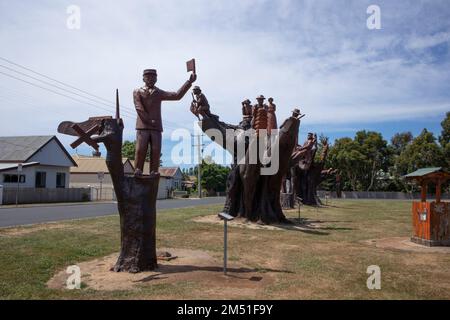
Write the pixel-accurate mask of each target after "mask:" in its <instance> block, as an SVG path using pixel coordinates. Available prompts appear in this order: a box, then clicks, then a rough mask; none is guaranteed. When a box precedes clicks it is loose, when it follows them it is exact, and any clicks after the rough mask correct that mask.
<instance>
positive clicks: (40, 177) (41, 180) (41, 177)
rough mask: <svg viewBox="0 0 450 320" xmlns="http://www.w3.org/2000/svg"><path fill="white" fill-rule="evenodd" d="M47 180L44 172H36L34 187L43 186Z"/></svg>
mask: <svg viewBox="0 0 450 320" xmlns="http://www.w3.org/2000/svg"><path fill="white" fill-rule="evenodd" d="M46 180H47V174H46V173H45V172H41V171H38V172H36V183H35V187H36V188H45V182H46Z"/></svg>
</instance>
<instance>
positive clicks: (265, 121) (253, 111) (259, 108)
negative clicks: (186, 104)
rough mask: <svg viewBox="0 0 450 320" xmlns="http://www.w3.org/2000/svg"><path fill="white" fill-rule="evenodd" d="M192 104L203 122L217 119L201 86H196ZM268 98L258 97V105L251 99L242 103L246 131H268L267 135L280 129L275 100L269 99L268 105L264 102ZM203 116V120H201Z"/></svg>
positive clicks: (242, 124) (242, 125)
mask: <svg viewBox="0 0 450 320" xmlns="http://www.w3.org/2000/svg"><path fill="white" fill-rule="evenodd" d="M192 98H193V99H192V103H191V112H192V113H193V114H194V115H195V116H196V117H197V118H198V120H202V119H205V118H211V117H215V118H217V116H216V115H213V114H212V113H211V111H210V106H209V102H208V99H207V98H206V96H205V95H204V94H203V93H202V90H201V89H200V87H199V86H195V87H194V88H193V90H192ZM265 100H266V98H265V97H264V96H263V95H259V96H258V97H256V101H257V103H256V104H254V105H252V102H251V101H250V100H249V99H246V100H244V101H242V115H243V120H242V122H241V123H240V126H241V127H242V128H244V129H245V130H247V129H250V128H253V129H255V130H256V131H257V132H260V130H266V131H267V134H269V135H270V134H271V130H274V129H278V125H277V117H276V115H275V111H276V105H275V103H274V102H273V98H269V99H268V102H269V103H268V104H265V103H264V101H265ZM200 116H201V118H200Z"/></svg>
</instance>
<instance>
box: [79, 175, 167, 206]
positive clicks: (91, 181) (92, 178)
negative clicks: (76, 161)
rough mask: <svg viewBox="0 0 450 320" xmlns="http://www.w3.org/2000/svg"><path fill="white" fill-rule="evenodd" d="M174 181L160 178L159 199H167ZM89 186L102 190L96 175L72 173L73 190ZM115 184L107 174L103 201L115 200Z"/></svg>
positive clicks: (103, 188)
mask: <svg viewBox="0 0 450 320" xmlns="http://www.w3.org/2000/svg"><path fill="white" fill-rule="evenodd" d="M171 180H172V179H170V178H166V177H160V178H159V185H158V199H167V195H168V193H167V190H168V189H170V187H171V186H172V182H171ZM87 186H91V187H93V188H95V189H97V190H98V189H99V188H100V182H99V180H98V178H97V174H96V173H72V176H71V180H70V187H71V188H86V187H87ZM97 190H95V192H94V198H99V197H100V196H97V194H98V193H99V192H98V191H97ZM113 192H114V191H113V184H112V180H111V176H110V175H109V173H108V174H107V173H105V176H104V179H103V183H102V195H101V199H102V200H114V199H113V198H114V197H113Z"/></svg>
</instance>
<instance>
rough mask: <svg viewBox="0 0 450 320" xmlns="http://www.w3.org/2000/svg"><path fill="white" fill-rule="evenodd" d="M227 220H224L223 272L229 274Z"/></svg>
mask: <svg viewBox="0 0 450 320" xmlns="http://www.w3.org/2000/svg"><path fill="white" fill-rule="evenodd" d="M227 228H228V227H227V220H224V225H223V274H224V275H226V274H227V240H228V239H227V231H228V230H227Z"/></svg>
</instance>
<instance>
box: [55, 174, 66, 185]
mask: <svg viewBox="0 0 450 320" xmlns="http://www.w3.org/2000/svg"><path fill="white" fill-rule="evenodd" d="M56 187H57V188H65V187H66V174H65V173H64V172H57V173H56Z"/></svg>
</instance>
